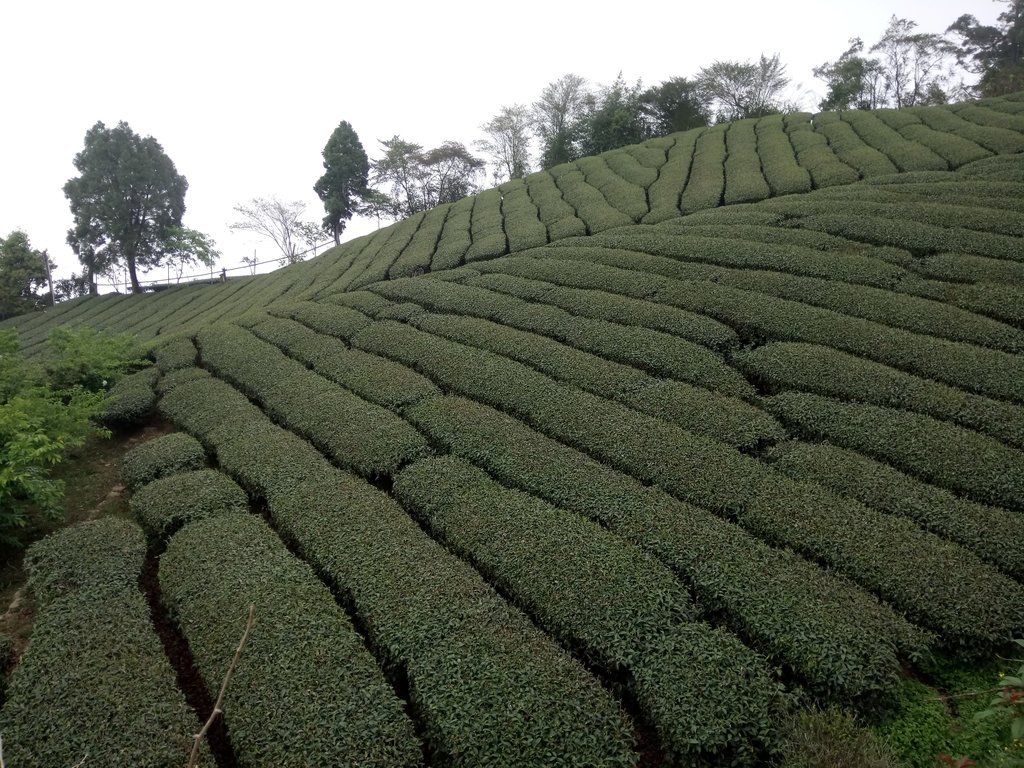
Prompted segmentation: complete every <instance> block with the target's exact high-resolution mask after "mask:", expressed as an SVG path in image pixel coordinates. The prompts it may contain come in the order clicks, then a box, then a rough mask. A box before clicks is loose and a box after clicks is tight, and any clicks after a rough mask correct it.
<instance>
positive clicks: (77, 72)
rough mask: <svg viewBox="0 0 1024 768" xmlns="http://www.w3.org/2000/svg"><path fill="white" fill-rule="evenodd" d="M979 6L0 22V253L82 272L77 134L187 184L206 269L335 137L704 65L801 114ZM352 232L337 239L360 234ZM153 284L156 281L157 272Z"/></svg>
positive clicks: (313, 5)
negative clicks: (887, 53)
mask: <svg viewBox="0 0 1024 768" xmlns="http://www.w3.org/2000/svg"><path fill="white" fill-rule="evenodd" d="M1003 8H1004V4H1003V3H1000V2H996V0H928V2H922V1H921V0H886V1H885V2H883V1H882V0H856V1H851V2H844V3H836V2H831V1H830V0H813V2H812V1H811V0H792V1H790V2H768V1H767V0H730V1H729V2H723V1H721V0H712V1H711V2H685V1H684V0H673V2H660V1H659V0H650V1H649V2H632V3H607V4H606V3H600V2H594V1H593V0H591V1H590V2H562V1H561V0H514V2H493V3H487V2H479V1H478V2H467V1H466V0H447V2H437V3H433V2H406V1H405V0H397V1H392V2H386V1H380V2H364V3H353V2H349V1H348V0H341V1H338V0H335V1H334V2H323V1H321V2H308V1H307V0H289V1H288V2H282V3H273V4H270V3H263V2H260V1H259V0H256V2H253V1H252V0H250V1H249V2H245V3H240V2H221V1H220V0H202V2H194V1H193V0H177V1H176V2H166V3H152V2H146V1H145V0H130V1H127V2H114V1H112V0H88V1H85V2H83V1H81V0H77V1H75V2H62V1H57V2H47V1H46V0H7V2H4V3H3V4H2V6H0V29H3V32H4V34H3V38H4V39H3V42H2V43H0V94H2V102H0V103H2V104H3V109H4V113H5V114H4V117H3V119H2V120H0V236H6V235H7V234H8V233H9V232H10V231H12V230H13V229H23V230H24V231H25V232H27V233H28V235H29V238H30V240H31V243H32V245H33V247H36V248H40V249H42V248H46V249H48V250H49V253H50V256H51V258H53V259H54V260H55V261H56V262H57V264H58V271H57V276H67V275H69V274H70V272H71V271H72V269H75V270H78V268H79V265H78V263H77V260H76V259H75V257H74V255H73V254H72V252H71V249H70V248H69V247H68V246H67V245H66V244H65V240H64V238H65V235H66V232H67V230H68V228H69V227H70V226H71V214H70V212H69V209H68V204H67V200H66V199H65V198H64V194H63V192H62V188H63V186H64V184H65V182H66V181H67V180H68V179H69V178H71V177H73V176H75V175H76V174H77V172H76V171H75V168H74V166H73V165H72V159H73V158H74V156H75V154H76V153H77V152H79V151H80V150H81V149H82V146H83V141H84V137H85V132H86V130H87V129H88V128H90V127H91V126H92V125H93V124H95V123H96V121H97V120H102V121H103V122H104V123H106V124H107V125H108V126H113V125H115V124H116V123H117V122H118V121H119V120H125V121H127V122H128V124H129V125H130V126H131V127H132V129H133V130H134V131H135V132H136V133H139V134H141V135H143V136H145V135H151V136H153V137H155V138H156V139H157V141H159V142H160V144H161V145H162V146H163V148H164V151H165V152H166V153H167V154H168V155H169V156H170V158H171V159H172V160H173V161H174V163H175V165H176V166H177V169H178V172H179V173H182V174H183V175H184V176H185V177H186V178H187V179H188V183H189V189H188V194H187V195H186V198H185V204H186V208H187V210H186V213H185V218H184V224H185V225H186V226H188V227H192V228H194V229H198V230H201V231H203V232H206V233H207V234H209V235H211V236H212V237H213V238H214V239H215V240H216V241H217V245H218V247H219V248H220V250H221V251H222V252H223V257H222V259H221V264H220V265H218V267H219V266H226V267H234V266H238V265H241V263H242V261H241V260H242V257H244V256H251V255H252V254H253V252H254V250H255V253H256V255H257V257H258V258H259V259H260V260H264V259H270V258H273V257H274V256H275V249H274V246H273V244H272V243H270V242H269V241H265V240H261V239H259V238H258V237H256V236H254V235H251V234H248V233H236V232H232V231H231V230H229V229H228V225H229V224H230V223H231V222H233V221H235V220H236V215H235V213H234V211H233V210H232V208H233V206H235V205H237V204H240V203H243V202H245V201H247V200H249V199H250V198H252V197H256V196H262V197H268V196H271V195H276V196H278V197H279V198H280V199H282V200H285V201H291V200H303V201H306V202H308V204H309V207H308V209H307V218H309V219H311V220H316V221H318V220H319V219H320V217H321V216H322V215H323V211H322V208H321V204H320V202H319V200H318V199H317V197H316V195H315V194H314V193H313V191H312V186H313V183H314V182H315V181H316V179H317V178H318V177H319V176H320V174H321V173H322V165H321V162H322V160H321V157H320V152H321V150H322V149H323V147H324V144H325V143H326V142H327V139H328V137H329V136H330V134H331V132H332V131H333V130H334V128H335V127H336V126H337V125H338V123H339V122H340V121H341V120H348V121H349V122H350V123H351V124H352V126H353V128H354V129H355V131H356V133H357V134H358V135H359V137H360V139H361V140H362V143H363V146H364V147H365V148H366V151H367V153H368V154H369V156H370V158H371V159H373V158H374V157H375V156H377V147H378V144H377V141H378V140H379V139H386V138H389V137H391V136H392V135H394V134H399V135H401V136H402V137H403V138H405V139H407V140H410V141H414V142H416V143H419V144H423V145H424V146H427V147H431V146H435V145H437V144H439V143H440V142H442V141H444V140H446V139H453V140H456V141H462V142H464V143H466V144H467V145H470V146H471V142H472V141H474V140H475V139H477V138H479V137H480V134H479V130H478V126H479V125H480V124H481V123H483V122H486V121H487V120H488V119H489V118H490V117H491V116H492V115H494V114H495V113H496V112H497V111H498V109H499V108H500V107H501V106H502V105H505V104H514V103H521V104H529V103H531V102H532V101H534V100H535V99H536V97H537V96H538V94H539V93H540V91H541V89H542V88H543V87H544V86H545V85H546V84H547V83H548V82H550V81H552V80H554V79H556V78H558V77H560V76H561V75H563V74H565V73H567V72H574V73H576V74H579V75H582V76H583V77H586V78H588V79H589V80H590V81H591V82H592V83H595V84H607V83H610V82H611V81H612V80H614V78H615V76H616V74H617V73H618V72H619V71H621V72H622V73H623V76H624V77H625V79H626V80H627V81H628V82H630V83H632V82H635V81H636V80H637V79H638V78H639V79H642V80H643V82H644V84H646V85H655V84H657V83H659V82H661V81H662V80H665V79H667V78H669V77H672V76H677V75H679V76H690V75H693V74H694V73H695V72H696V71H697V70H698V69H700V67H702V66H704V65H707V64H709V63H711V62H712V61H714V60H716V59H738V60H746V59H756V58H757V56H758V55H759V54H760V53H762V52H764V53H765V54H768V55H771V54H773V53H776V52H777V53H779V54H780V55H781V57H782V60H783V62H784V63H786V64H787V67H788V69H787V74H788V75H789V76H790V78H791V79H792V86H791V89H792V90H793V91H794V93H797V90H796V89H797V88H799V89H800V92H801V93H802V101H803V106H804V108H806V109H811V110H812V111H813V109H814V107H815V105H816V103H817V101H818V100H819V99H820V98H821V96H822V94H823V92H824V88H823V85H822V83H821V82H820V81H818V80H815V79H814V77H813V75H812V74H811V70H812V68H813V67H815V66H817V65H818V64H821V63H822V62H824V61H829V60H834V59H835V58H837V57H838V56H839V55H840V54H841V53H842V52H843V51H844V50H846V48H847V47H848V44H847V41H848V39H849V38H851V37H856V36H859V37H861V38H863V39H864V40H865V42H866V43H868V45H870V44H871V43H872V42H874V41H875V40H877V39H878V37H880V36H881V34H882V32H883V31H884V29H885V27H886V24H887V23H888V20H889V17H890V16H891V15H892V14H896V15H898V16H901V17H905V18H909V19H912V20H914V21H916V22H917V23H918V25H919V29H920V30H921V31H924V32H942V31H944V30H945V28H946V27H947V26H948V25H949V24H950V23H952V22H953V21H954V20H955V19H956V18H957V17H958V16H960V15H961V14H963V13H972V14H974V15H975V16H977V17H978V18H979V20H981V21H982V22H984V23H993V22H994V21H995V18H996V16H997V15H998V14H999V13H1000V12H1001V11H1002V9H1003ZM375 227H376V224H375V223H373V222H369V221H358V220H353V221H352V222H351V223H350V225H349V228H348V230H346V232H345V235H344V237H345V238H346V239H347V238H349V237H354V236H357V235H360V234H365V233H366V232H368V231H371V230H373V229H374V228H375ZM150 276H151V277H153V278H156V277H161V276H162V275H161V274H160V272H159V270H158V271H157V272H156V273H151V274H150Z"/></svg>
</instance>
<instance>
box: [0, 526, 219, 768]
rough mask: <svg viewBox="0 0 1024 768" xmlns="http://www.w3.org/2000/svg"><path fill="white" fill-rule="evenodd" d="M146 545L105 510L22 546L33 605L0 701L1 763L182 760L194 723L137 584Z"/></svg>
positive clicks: (160, 763)
mask: <svg viewBox="0 0 1024 768" xmlns="http://www.w3.org/2000/svg"><path fill="white" fill-rule="evenodd" d="M144 554H145V541H144V539H143V536H142V532H141V531H140V530H139V529H138V527H137V526H134V525H131V524H130V523H128V522H126V521H124V520H117V519H113V518H107V519H103V520H97V521H94V522H89V523H84V524H82V525H78V526H75V527H73V528H66V529H64V530H63V531H60V532H59V533H58V534H55V535H53V536H51V537H49V538H47V539H43V540H42V541H41V542H39V543H37V544H36V545H35V546H33V548H32V549H31V550H30V556H29V561H28V562H29V574H30V584H31V585H32V588H33V590H34V591H35V592H36V594H37V595H38V596H39V598H40V609H39V613H38V615H37V616H36V620H35V624H34V626H33V630H32V637H31V640H30V642H29V645H28V648H27V650H26V651H25V654H24V655H23V656H22V658H21V661H20V662H19V664H18V666H17V668H16V670H15V672H14V675H13V677H12V680H11V686H10V689H9V691H8V698H7V702H6V704H5V705H4V709H3V711H2V712H0V732H2V733H3V736H4V756H5V758H6V759H7V760H8V761H9V764H10V765H17V766H26V767H27V768H52V766H58V765H59V766H70V765H75V764H77V763H80V762H81V761H83V760H86V761H87V762H97V761H98V762H103V761H110V762H112V763H116V764H118V765H132V766H145V767H146V768H180V766H181V765H183V764H184V762H185V760H186V758H187V756H188V752H189V750H190V748H191V746H192V737H193V734H194V733H196V730H197V729H198V727H199V723H198V720H197V718H196V715H195V713H194V712H193V711H192V710H191V709H189V708H188V707H187V706H186V704H185V700H184V698H183V697H182V695H181V693H180V692H179V691H178V689H177V686H176V684H175V677H174V672H173V670H172V669H171V666H170V664H169V663H168V662H167V658H166V656H165V655H164V650H163V647H162V646H161V644H160V641H159V639H158V638H157V636H156V634H155V632H154V631H153V627H152V624H151V622H150V614H149V606H148V605H147V604H146V600H145V598H144V597H143V595H142V593H141V592H139V587H138V582H139V575H140V572H141V569H142V562H143V556H144ZM204 757H207V758H208V755H204Z"/></svg>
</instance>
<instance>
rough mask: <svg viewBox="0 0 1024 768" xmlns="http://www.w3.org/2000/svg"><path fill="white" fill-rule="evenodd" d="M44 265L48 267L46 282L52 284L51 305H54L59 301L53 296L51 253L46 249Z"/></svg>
mask: <svg viewBox="0 0 1024 768" xmlns="http://www.w3.org/2000/svg"><path fill="white" fill-rule="evenodd" d="M43 265H44V266H45V267H46V284H47V285H48V286H50V306H51V307H54V306H56V305H57V301H56V299H54V298H53V275H52V274H51V273H50V254H49V253H48V252H47V251H45V250H44V251H43Z"/></svg>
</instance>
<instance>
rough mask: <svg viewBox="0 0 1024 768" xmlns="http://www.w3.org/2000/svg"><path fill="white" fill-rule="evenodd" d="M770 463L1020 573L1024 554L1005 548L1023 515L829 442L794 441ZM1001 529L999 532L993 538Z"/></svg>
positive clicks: (1023, 525) (1022, 529)
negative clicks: (965, 496) (966, 496)
mask: <svg viewBox="0 0 1024 768" xmlns="http://www.w3.org/2000/svg"><path fill="white" fill-rule="evenodd" d="M769 458H770V460H771V461H772V466H773V467H774V468H775V469H778V470H780V471H782V472H784V473H786V474H787V475H788V476H789V477H792V478H793V479H794V480H803V481H810V482H814V483H818V484H819V485H822V486H824V487H826V488H829V489H831V490H833V491H835V492H836V493H841V494H843V495H844V496H849V497H850V498H853V499H856V500H857V501H859V502H861V503H862V504H866V505H867V506H869V507H874V508H875V509H879V510H881V511H883V512H887V513H889V514H892V515H900V516H901V517H906V518H909V519H911V520H913V521H915V522H916V523H918V525H920V526H921V527H922V528H925V529H926V530H930V531H934V532H935V533H937V534H939V535H940V536H944V537H945V538H948V539H951V540H953V541H956V542H958V543H960V544H962V545H964V546H965V547H968V548H970V549H972V550H974V551H975V552H976V553H977V554H978V556H979V557H981V558H983V559H985V560H987V561H989V562H990V563H994V564H995V565H997V566H998V567H999V568H1001V569H1002V570H1003V571H1004V572H1005V573H1008V574H1009V575H1011V576H1013V577H1015V578H1017V579H1020V578H1021V577H1022V576H1024V553H1022V552H1021V551H1020V549H1019V548H1016V547H1007V546H1006V545H1005V541H1006V540H1010V541H1019V540H1020V537H1021V535H1022V534H1024V521H1022V520H1021V516H1020V515H1018V514H1016V513H1014V512H1010V511H1008V510H1005V509H1001V508H999V507H988V506H984V505H981V504H976V503H974V502H972V501H968V500H967V499H962V498H959V497H958V496H956V495H954V494H952V493H950V492H949V491H947V490H944V489H942V488H937V487H935V486H933V485H928V484H926V483H922V482H921V481H920V480H916V479H914V478H913V477H910V476H909V475H906V474H904V473H903V472H900V471H899V470H897V469H894V468H893V467H890V466H888V465H887V464H883V463H881V462H878V461H874V460H873V459H869V458H868V457H867V456H863V455H861V454H859V453H855V452H853V451H848V450H846V449H843V448H839V447H836V446H834V445H830V444H829V443H803V442H792V443H786V444H783V445H781V446H779V447H777V448H776V449H774V450H773V452H772V453H771V454H770V456H769ZM993 531H1000V532H1001V534H1000V536H993V535H992V532H993Z"/></svg>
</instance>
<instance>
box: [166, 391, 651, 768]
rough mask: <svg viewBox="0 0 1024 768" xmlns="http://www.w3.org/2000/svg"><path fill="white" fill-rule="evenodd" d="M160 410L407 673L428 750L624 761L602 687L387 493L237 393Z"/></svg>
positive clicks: (614, 711)
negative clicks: (201, 447) (207, 453)
mask: <svg viewBox="0 0 1024 768" xmlns="http://www.w3.org/2000/svg"><path fill="white" fill-rule="evenodd" d="M160 405H161V409H162V410H163V411H164V413H165V415H166V416H167V417H168V418H169V419H171V420H172V421H175V422H176V423H179V424H180V425H181V426H182V427H183V428H185V429H189V430H193V431H195V433H196V434H198V435H201V436H202V438H203V440H204V441H205V442H208V443H209V444H210V445H211V447H213V448H214V449H215V450H216V452H217V457H218V460H219V461H220V463H221V466H222V467H223V468H224V469H225V470H226V471H227V472H229V473H230V474H231V475H232V476H233V477H234V478H235V479H236V480H237V481H238V482H239V483H240V484H241V485H242V486H243V487H245V488H247V489H248V490H249V492H250V493H253V494H258V495H260V496H262V497H263V498H265V499H266V501H267V505H268V508H269V511H270V514H271V516H272V517H273V519H274V521H275V524H276V526H277V527H278V529H279V530H280V531H281V532H282V534H283V535H285V536H286V537H287V539H288V540H289V542H290V543H291V544H293V545H294V546H295V547H296V548H297V549H298V551H299V552H300V553H301V554H302V556H303V557H304V558H305V559H306V560H307V561H308V562H310V563H311V564H312V565H313V566H314V567H315V568H316V569H317V571H318V572H319V573H320V574H321V576H322V577H323V578H325V579H327V580H328V581H329V582H330V583H331V584H332V586H333V587H334V588H336V589H337V591H338V592H340V593H341V594H342V595H343V597H344V599H345V600H346V601H347V602H349V603H350V604H351V605H352V608H353V611H354V613H355V614H356V615H357V616H358V617H359V620H360V622H361V623H362V624H363V626H365V627H366V629H367V636H368V641H369V644H370V646H371V648H372V649H373V650H374V652H375V654H376V655H377V657H378V660H379V661H380V663H381V664H382V665H383V666H384V668H385V671H386V672H390V673H396V674H397V673H398V672H399V671H401V672H404V674H405V675H407V677H408V681H409V696H410V700H411V706H412V709H413V712H414V713H415V714H416V717H417V719H418V720H419V722H420V723H421V726H422V729H423V730H422V732H423V735H424V738H425V739H426V741H427V743H428V748H429V750H430V752H431V754H433V755H435V756H437V758H438V759H439V760H444V761H445V762H447V763H450V764H452V765H455V766H467V768H468V767H469V766H479V765H496V766H510V767H511V766H517V765H523V764H531V763H542V762H545V761H548V760H550V759H551V755H558V757H559V759H560V760H562V761H563V762H564V763H565V764H566V765H576V766H581V767H582V766H584V765H590V764H597V763H601V764H605V765H608V766H627V765H632V764H634V762H635V759H634V756H633V754H632V751H631V740H632V739H631V734H630V733H629V732H628V730H627V729H626V727H625V722H624V720H623V717H622V714H621V712H620V711H619V709H618V706H617V705H616V704H615V702H614V701H613V700H612V699H611V697H610V696H609V695H608V694H607V693H606V692H605V691H604V690H603V689H602V688H601V686H600V685H599V684H598V683H597V682H596V681H595V680H594V679H593V678H591V677H590V676H589V675H587V674H586V672H585V671H584V670H583V668H582V667H581V666H580V665H579V664H578V663H577V662H575V661H573V660H572V659H571V658H570V657H569V656H568V655H566V654H565V653H564V652H562V651H560V650H559V649H558V648H557V646H555V645H554V644H553V643H552V641H551V640H550V639H548V638H547V637H545V636H544V635H543V634H542V633H541V632H539V631H538V630H537V629H536V628H534V627H533V625H532V624H531V623H530V622H529V621H528V620H527V619H526V618H525V617H523V616H522V615H521V614H520V613H518V612H517V611H515V610H514V609H512V608H511V607H510V606H509V605H508V604H507V603H506V602H505V601H503V600H502V599H501V598H500V597H498V596H497V595H496V594H495V593H494V592H493V590H492V589H490V588H489V587H488V586H487V585H486V584H485V583H484V582H483V580H482V579H481V578H480V576H479V574H478V573H477V572H476V571H475V570H473V569H472V568H471V567H470V566H468V565H466V564H465V563H463V562H462V561H460V560H458V559H456V558H454V557H452V556H451V555H450V554H449V553H447V552H446V551H445V550H444V549H443V548H441V547H440V546H439V545H438V544H437V543H436V542H434V541H433V540H432V539H430V538H429V537H427V536H426V535H425V534H424V533H423V531H422V530H421V529H420V528H419V526H418V525H417V524H416V523H415V522H414V521H412V520H411V519H410V518H409V516H408V515H407V514H406V513H405V512H404V511H402V509H401V508H400V507H399V506H398V505H397V504H396V503H395V502H393V501H392V500H391V499H390V498H389V497H388V496H387V495H385V494H383V493H381V492H379V491H377V490H376V489H374V488H373V487H372V486H370V485H368V484H367V483H365V482H363V481H361V480H358V479H357V478H355V477H354V476H352V475H349V474H347V473H345V472H341V471H339V470H337V469H335V468H333V467H331V466H330V464H328V463H327V462H326V460H325V459H324V458H323V457H322V456H321V455H320V454H319V453H317V452H316V451H315V450H314V449H313V448H312V447H311V446H310V445H309V444H308V443H306V442H305V441H303V440H301V439H299V438H298V437H296V436H295V435H293V434H291V433H289V432H287V431H286V430H283V429H281V428H279V427H276V426H274V425H273V424H271V423H270V421H269V420H268V419H266V417H264V416H263V415H262V414H261V413H260V412H259V410H258V409H256V408H255V406H253V405H252V404H251V403H250V402H249V401H248V400H247V399H246V398H245V396H244V395H242V394H241V393H239V392H237V391H235V390H233V389H232V388H231V387H230V386H229V385H227V384H226V383H224V382H222V381H219V380H216V379H208V380H205V381H195V382H191V383H188V384H183V385H181V386H180V387H176V388H175V389H174V391H172V392H170V393H169V394H168V395H167V396H166V397H164V399H163V400H162V401H161V404H160Z"/></svg>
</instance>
